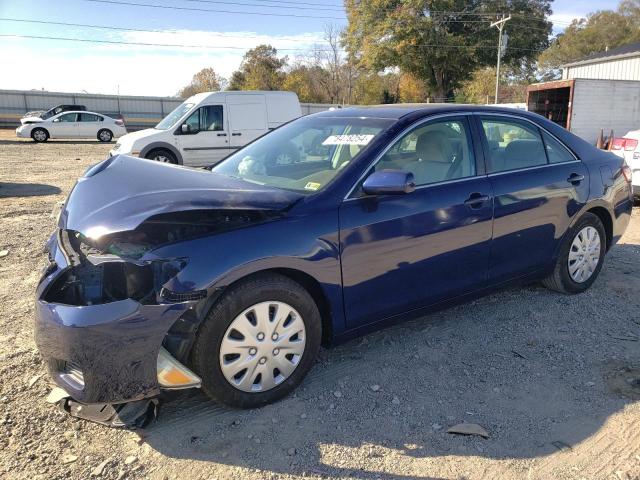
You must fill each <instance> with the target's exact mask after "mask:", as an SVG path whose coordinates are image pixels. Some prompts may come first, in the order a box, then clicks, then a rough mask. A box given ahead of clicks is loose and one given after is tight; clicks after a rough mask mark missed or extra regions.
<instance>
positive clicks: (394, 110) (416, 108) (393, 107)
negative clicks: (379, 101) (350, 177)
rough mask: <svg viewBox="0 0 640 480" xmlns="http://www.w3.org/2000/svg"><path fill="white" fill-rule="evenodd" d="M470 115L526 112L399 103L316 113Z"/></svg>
mask: <svg viewBox="0 0 640 480" xmlns="http://www.w3.org/2000/svg"><path fill="white" fill-rule="evenodd" d="M455 112H461V113H468V112H485V113H509V114H514V113H515V114H521V115H522V114H524V116H526V113H527V112H525V111H523V110H519V109H517V108H508V107H494V106H491V105H467V104H462V103H398V104H390V105H371V106H358V107H347V108H337V109H332V110H327V111H324V112H320V113H316V114H315V115H314V116H318V117H363V118H388V119H394V120H399V119H401V118H402V117H405V116H407V115H411V114H414V115H412V116H420V114H423V115H424V116H427V115H433V114H438V113H455Z"/></svg>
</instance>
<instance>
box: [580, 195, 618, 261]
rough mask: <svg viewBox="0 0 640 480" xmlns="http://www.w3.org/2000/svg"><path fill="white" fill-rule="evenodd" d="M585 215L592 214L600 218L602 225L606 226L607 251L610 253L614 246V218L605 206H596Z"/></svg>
mask: <svg viewBox="0 0 640 480" xmlns="http://www.w3.org/2000/svg"><path fill="white" fill-rule="evenodd" d="M584 213H592V214H594V215H595V216H596V217H598V218H599V219H600V221H601V222H602V225H603V226H604V232H605V234H606V241H607V248H606V250H607V251H609V249H610V248H611V246H612V244H613V218H612V217H611V214H610V213H609V210H607V209H606V208H605V207H603V206H595V207H592V208H590V209H589V210H587V211H586V212H584Z"/></svg>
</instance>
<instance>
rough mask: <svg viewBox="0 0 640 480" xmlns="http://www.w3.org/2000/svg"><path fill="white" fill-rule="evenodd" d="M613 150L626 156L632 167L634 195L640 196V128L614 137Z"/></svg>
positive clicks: (619, 154) (621, 155) (620, 155)
mask: <svg viewBox="0 0 640 480" xmlns="http://www.w3.org/2000/svg"><path fill="white" fill-rule="evenodd" d="M611 151H612V152H613V153H615V154H616V155H618V156H619V157H622V158H624V160H625V162H626V163H627V165H629V168H631V185H632V188H633V196H634V197H636V198H640V130H632V131H630V132H628V133H627V134H626V135H625V136H624V137H622V138H614V139H613V141H612V143H611Z"/></svg>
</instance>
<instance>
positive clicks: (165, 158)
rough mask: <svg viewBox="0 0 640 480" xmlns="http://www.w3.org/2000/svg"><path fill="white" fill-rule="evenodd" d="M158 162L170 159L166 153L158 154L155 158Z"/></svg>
mask: <svg viewBox="0 0 640 480" xmlns="http://www.w3.org/2000/svg"><path fill="white" fill-rule="evenodd" d="M153 159H154V160H155V161H156V162H164V163H169V159H168V158H167V157H165V156H164V155H156V156H155V157H154V158H153Z"/></svg>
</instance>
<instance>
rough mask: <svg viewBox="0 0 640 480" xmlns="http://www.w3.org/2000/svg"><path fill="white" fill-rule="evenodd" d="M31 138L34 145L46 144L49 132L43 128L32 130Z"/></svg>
mask: <svg viewBox="0 0 640 480" xmlns="http://www.w3.org/2000/svg"><path fill="white" fill-rule="evenodd" d="M31 138H32V139H33V141H34V142H36V143H42V142H46V141H47V140H48V139H49V132H47V131H46V130H45V129H44V128H34V129H33V131H32V132H31Z"/></svg>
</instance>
